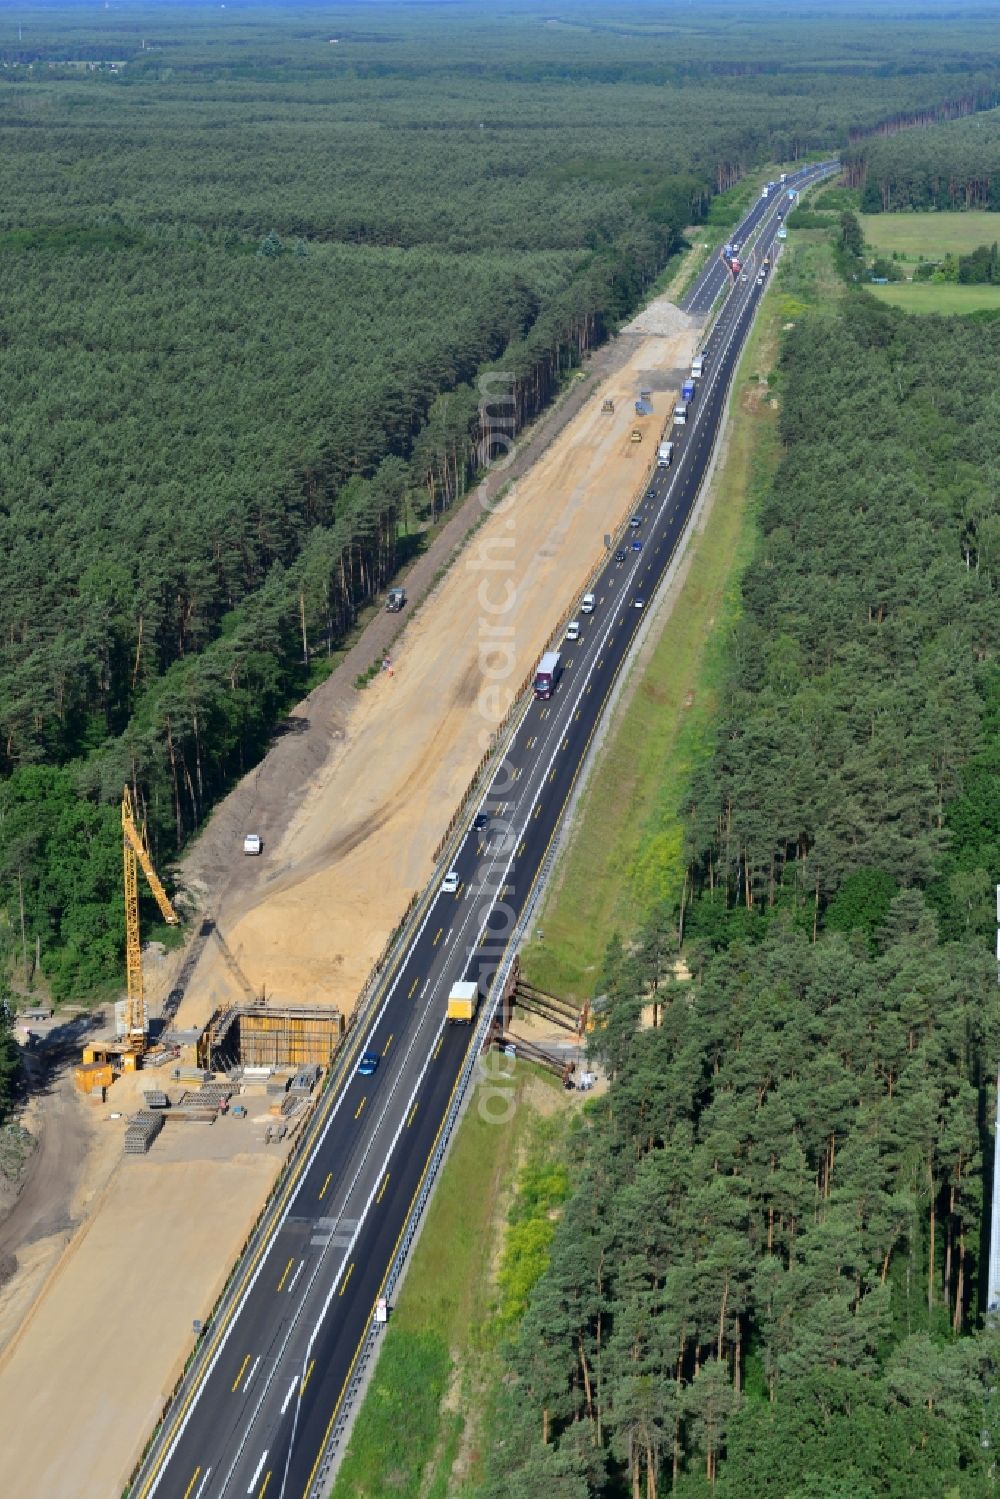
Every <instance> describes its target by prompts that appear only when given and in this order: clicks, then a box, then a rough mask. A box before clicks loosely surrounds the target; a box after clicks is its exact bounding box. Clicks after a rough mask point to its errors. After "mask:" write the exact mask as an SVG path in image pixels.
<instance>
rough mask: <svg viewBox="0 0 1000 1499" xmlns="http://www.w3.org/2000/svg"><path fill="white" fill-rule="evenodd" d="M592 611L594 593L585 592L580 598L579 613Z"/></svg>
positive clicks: (591, 612) (590, 612)
mask: <svg viewBox="0 0 1000 1499" xmlns="http://www.w3.org/2000/svg"><path fill="white" fill-rule="evenodd" d="M593 612H594V595H593V594H592V593H585V594H584V596H583V598H582V599H581V600H580V613H581V614H593Z"/></svg>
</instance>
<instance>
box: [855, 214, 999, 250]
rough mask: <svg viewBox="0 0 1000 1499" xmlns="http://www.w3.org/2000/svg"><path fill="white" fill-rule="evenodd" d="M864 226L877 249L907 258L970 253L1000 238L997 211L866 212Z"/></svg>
mask: <svg viewBox="0 0 1000 1499" xmlns="http://www.w3.org/2000/svg"><path fill="white" fill-rule="evenodd" d="M860 218H861V227H862V229H863V231H864V236H865V239H866V240H867V242H868V244H869V245H871V247H872V249H873V250H880V251H882V252H884V253H885V254H886V255H891V254H892V252H893V251H894V250H895V251H898V253H899V254H900V255H902V256H903V257H904V258H905V259H907V260H917V259H919V257H920V256H921V255H922V256H923V257H924V259H925V260H936V259H938V257H940V256H942V255H947V254H949V253H950V254H953V255H968V253H969V251H970V250H975V249H978V247H979V246H980V245H991V244H992V243H993V241H994V240H995V239H1000V214H997V213H864V214H861V216H860Z"/></svg>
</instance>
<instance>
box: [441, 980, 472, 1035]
mask: <svg viewBox="0 0 1000 1499" xmlns="http://www.w3.org/2000/svg"><path fill="white" fill-rule="evenodd" d="M478 1009H479V985H478V984H475V983H472V982H471V981H467V980H463V981H462V983H460V984H452V986H451V991H450V993H449V995H448V1023H449V1025H453V1024H455V1023H456V1022H458V1023H461V1024H463V1025H470V1024H471V1023H472V1021H473V1020H475V1018H476V1011H477V1010H478Z"/></svg>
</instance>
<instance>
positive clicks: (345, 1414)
mask: <svg viewBox="0 0 1000 1499" xmlns="http://www.w3.org/2000/svg"><path fill="white" fill-rule="evenodd" d="M554 857H555V845H554V843H553V844H550V846H549V849H548V850H547V852H546V854H545V857H544V858H543V860H542V862H541V864H540V865H539V868H538V873H537V875H536V876H535V879H534V881H533V883H532V886H531V890H530V891H529V893H528V899H527V900H526V902H525V904H524V909H523V911H522V912H521V915H520V918H519V919H518V922H517V925H516V927H515V928H514V930H513V932H512V933H511V936H510V937H509V939H508V942H507V947H506V948H505V950H504V957H503V961H502V963H501V964H500V965H499V966H498V968H497V970H496V973H495V974H494V976H493V982H492V983H491V984H490V987H489V991H488V994H487V998H486V1002H485V1004H484V1005H483V1007H482V1011H481V1013H480V1017H479V1020H478V1021H477V1023H476V1028H475V1030H474V1031H473V1033H472V1037H471V1039H470V1041H469V1048H468V1051H467V1052H466V1056H465V1061H464V1062H463V1064H462V1070H461V1072H460V1073H459V1075H458V1079H457V1081H456V1083H455V1087H454V1088H453V1090H452V1095H451V1101H450V1103H449V1106H448V1112H447V1113H446V1115H445V1117H444V1120H443V1121H442V1124H441V1128H440V1129H439V1130H438V1135H437V1139H436V1141H435V1144H434V1149H433V1151H432V1152H431V1155H430V1157H429V1159H428V1161H427V1165H426V1166H425V1167H424V1173H423V1176H422V1177H421V1180H420V1185H419V1187H418V1188H417V1192H416V1194H415V1196H414V1199H413V1202H412V1204H411V1207H410V1211H409V1214H408V1215H407V1219H406V1223H405V1224H404V1227H403V1230H402V1232H401V1234H400V1236H399V1239H398V1240H397V1244H396V1250H395V1253H394V1255H393V1258H392V1260H391V1262H390V1265H389V1268H388V1270H387V1271H386V1273H385V1276H384V1278H383V1281H382V1284H381V1286H380V1287H379V1293H378V1294H379V1296H380V1297H382V1296H384V1297H385V1298H386V1299H391V1297H392V1294H393V1292H394V1290H395V1288H396V1286H397V1284H398V1282H399V1278H400V1276H401V1275H402V1272H403V1268H404V1266H405V1264H406V1260H407V1257H408V1255H409V1253H410V1250H411V1249H412V1247H413V1243H414V1240H415V1239H416V1237H417V1233H418V1230H419V1228H420V1220H421V1218H422V1217H423V1214H424V1209H425V1208H426V1206H427V1203H428V1201H429V1199H430V1195H431V1193H432V1191H433V1190H434V1184H435V1182H436V1181H437V1176H438V1173H439V1171H440V1170H441V1167H442V1165H443V1163H444V1160H445V1157H446V1156H447V1154H448V1149H449V1147H450V1145H451V1141H452V1138H453V1136H454V1133H455V1126H456V1125H457V1124H458V1121H459V1119H460V1118H461V1115H462V1111H463V1109H464V1107H465V1102H466V1098H467V1096H468V1091H469V1084H470V1082H471V1081H472V1075H473V1073H474V1072H475V1070H476V1066H477V1064H478V1062H479V1058H480V1055H481V1053H482V1051H483V1047H484V1044H485V1041H486V1037H487V1035H488V1033H489V1031H490V1028H491V1026H492V1025H493V1020H494V1017H495V1015H496V1011H497V1007H498V1006H499V1004H500V1002H501V1000H502V998H503V993H504V989H505V988H506V985H507V982H508V980H509V978H510V974H511V969H512V968H513V966H514V960H515V958H516V957H517V952H518V948H519V947H520V945H521V940H522V938H523V936H524V933H525V931H526V929H527V926H528V924H529V922H530V920H531V917H532V915H533V914H534V910H535V905H536V903H537V901H538V897H539V895H540V894H541V891H542V889H543V888H544V885H545V881H546V879H547V877H548V873H549V871H550V869H551V865H552V860H553V859H554ZM382 1326H383V1324H382V1323H379V1322H376V1320H375V1308H374V1307H373V1308H372V1312H371V1315H370V1318H369V1322H368V1329H367V1332H366V1334H365V1337H364V1341H363V1343H362V1345H361V1348H360V1350H359V1352H358V1354H357V1357H356V1358H355V1361H354V1365H353V1368H352V1371H351V1375H350V1378H349V1381H348V1384H347V1387H346V1389H345V1391H344V1395H343V1398H342V1400H341V1406H340V1410H339V1411H338V1413H337V1418H336V1420H335V1421H334V1424H333V1426H332V1428H331V1430H330V1435H329V1438H328V1440H327V1444H326V1447H325V1448H324V1451H323V1456H322V1457H321V1458H320V1461H319V1464H318V1466H317V1468H316V1472H315V1476H314V1478H313V1482H312V1486H311V1488H310V1489H309V1499H323V1495H324V1494H325V1493H326V1487H327V1482H328V1480H329V1476H330V1469H331V1467H332V1466H333V1462H334V1460H335V1458H336V1456H337V1451H338V1448H339V1446H340V1444H341V1442H342V1441H343V1438H344V1434H345V1432H346V1431H347V1429H348V1427H349V1426H350V1424H351V1419H352V1417H353V1414H354V1404H355V1401H356V1399H357V1396H358V1394H359V1392H360V1391H361V1389H362V1388H363V1386H364V1384H365V1380H366V1379H367V1377H368V1366H369V1364H370V1362H371V1359H372V1355H373V1354H374V1352H375V1350H376V1347H377V1345H378V1340H379V1335H380V1332H381V1329H382Z"/></svg>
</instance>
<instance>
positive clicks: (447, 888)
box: [441, 869, 462, 895]
mask: <svg viewBox="0 0 1000 1499" xmlns="http://www.w3.org/2000/svg"><path fill="white" fill-rule="evenodd" d="M461 883H462V881H461V880H460V879H459V876H458V870H457V869H449V871H448V873H447V874H446V875H445V877H444V879H443V880H442V881H441V890H442V892H443V894H445V895H456V894H457V893H458V887H459V885H460V884H461Z"/></svg>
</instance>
